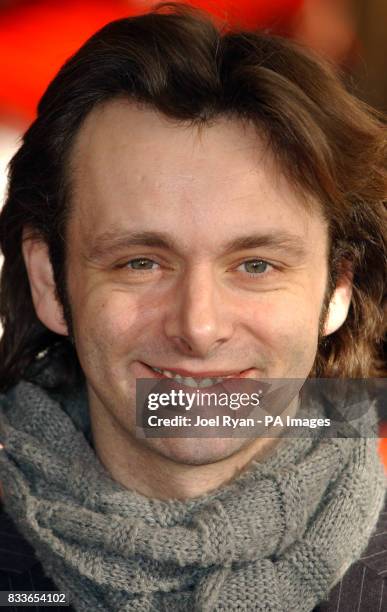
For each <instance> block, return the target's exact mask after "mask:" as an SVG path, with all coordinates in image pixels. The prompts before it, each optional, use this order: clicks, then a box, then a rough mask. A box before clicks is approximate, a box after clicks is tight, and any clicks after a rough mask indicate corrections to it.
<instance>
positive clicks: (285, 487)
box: [0, 6, 386, 611]
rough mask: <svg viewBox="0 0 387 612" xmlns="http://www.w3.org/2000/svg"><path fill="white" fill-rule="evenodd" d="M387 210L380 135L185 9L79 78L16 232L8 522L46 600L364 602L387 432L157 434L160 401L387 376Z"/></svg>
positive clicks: (332, 96) (5, 343)
mask: <svg viewBox="0 0 387 612" xmlns="http://www.w3.org/2000/svg"><path fill="white" fill-rule="evenodd" d="M385 193H386V176H385V141H384V135H383V131H382V127H381V123H380V122H379V120H378V119H377V118H376V117H373V116H372V114H371V113H370V112H369V111H367V109H365V108H363V107H362V105H361V104H360V103H359V102H357V101H356V100H355V99H353V98H352V97H351V96H350V95H349V94H348V93H346V92H345V90H344V88H343V87H342V86H341V85H340V83H339V82H338V81H337V80H336V77H335V76H334V75H333V74H332V73H331V72H330V70H329V68H327V67H326V66H324V65H321V64H320V63H319V62H318V61H317V60H316V59H314V58H312V57H311V56H309V55H308V54H307V53H305V52H304V51H302V50H300V49H298V48H297V47H295V46H294V45H293V44H291V43H290V42H288V41H286V40H281V39H278V38H273V37H270V36H268V35H263V34H247V33H231V32H228V33H220V32H219V31H218V30H217V29H216V28H215V27H214V26H213V24H212V23H211V22H210V21H208V20H207V19H206V18H205V17H203V16H202V15H201V14H198V13H196V12H192V11H190V10H188V9H184V8H182V7H179V6H172V7H170V6H168V7H166V8H164V9H159V10H158V11H156V12H154V13H151V14H149V15H145V16H142V17H139V18H136V19H127V20H122V21H118V22H115V23H112V24H110V25H108V26H106V27H105V28H104V29H103V30H101V31H100V32H98V33H97V34H96V35H95V36H94V37H93V38H92V39H90V40H89V41H88V42H87V43H86V44H85V45H84V46H83V47H82V48H81V49H80V50H79V51H78V52H77V53H76V54H75V55H74V56H73V58H71V59H70V60H69V62H68V63H67V64H66V65H65V66H64V67H63V69H62V70H61V71H60V73H59V74H58V76H57V77H56V78H55V79H54V81H53V82H52V84H51V85H50V87H49V88H48V90H47V92H46V93H45V95H44V96H43V98H42V100H41V103H40V105H39V113H38V118H37V120H36V121H35V122H34V123H33V125H32V126H31V128H30V129H29V130H28V132H27V133H26V135H25V138H24V141H23V145H22V147H21V149H20V150H19V152H18V153H17V155H16V156H15V158H14V159H13V161H12V163H11V174H10V186H9V193H8V199H7V202H6V205H5V208H4V210H3V212H2V215H1V220H0V230H1V246H2V250H3V253H4V258H5V261H4V269H3V276H2V286H1V291H2V293H1V311H2V315H3V321H4V335H3V338H2V344H1V356H2V358H1V374H0V376H1V385H2V391H3V395H2V418H1V442H2V444H3V446H4V450H3V453H2V455H1V465H2V482H3V488H4V506H5V510H6V512H7V518H6V519H5V520H6V521H8V523H7V525H9V520H10V518H11V519H12V520H13V522H14V523H15V524H16V527H17V530H18V532H19V533H21V534H23V536H24V538H25V539H26V540H27V541H28V542H29V544H30V545H31V546H32V549H33V550H34V551H35V552H36V555H37V557H38V559H39V561H40V563H41V565H40V564H38V568H39V569H36V566H35V565H34V566H33V568H34V571H35V572H36V574H34V582H35V588H36V589H38V587H39V586H40V587H41V588H40V590H55V589H59V590H60V591H61V592H67V593H68V594H69V596H70V601H71V604H72V606H73V608H74V609H76V610H141V611H143V610H164V609H167V607H168V608H169V609H171V610H313V609H317V608H316V606H319V605H320V604H322V602H323V601H328V600H329V598H331V599H330V600H329V601H330V603H328V604H324V605H325V606H328V608H327V607H326V608H325V609H329V606H333V605H334V606H335V609H344V608H340V607H339V605H340V602H337V597H338V594H337V587H336V591H335V592H334V594H332V588H333V587H334V585H337V584H338V583H339V582H340V580H341V578H342V577H343V576H344V574H345V572H346V571H347V570H348V568H349V567H350V566H351V565H352V564H354V563H355V565H354V566H353V567H355V569H356V571H358V567H359V566H357V565H356V563H359V558H360V557H361V555H362V553H363V554H364V550H365V548H366V547H367V544H368V543H369V542H371V543H372V545H373V547H374V548H373V551H374V552H375V548H377V551H376V552H378V553H379V552H380V551H382V550H383V549H384V548H385V543H386V539H385V537H384V536H383V538H382V542H380V539H379V540H378V541H377V542H376V543H375V541H374V540H373V538H374V537H375V534H377V533H378V532H377V531H375V530H376V529H379V528H377V527H376V526H377V521H378V518H379V515H380V513H381V510H382V507H383V498H384V491H385V480H384V476H383V470H382V467H381V465H380V461H379V459H378V456H377V452H376V445H375V440H374V439H372V438H368V437H366V436H363V435H360V436H353V437H348V438H347V439H343V438H339V437H331V438H330V439H328V438H325V437H324V436H319V435H317V436H313V435H308V436H301V435H300V436H296V437H295V438H291V439H289V438H287V437H286V436H285V435H283V436H278V435H277V436H275V435H274V433H273V429H271V430H270V436H271V437H267V436H266V437H262V436H261V435H260V436H255V437H248V436H245V437H243V436H240V437H237V436H232V435H224V436H222V435H220V433H219V432H220V430H218V429H215V435H207V434H208V432H209V427H207V428H206V427H205V428H204V430H203V434H202V435H199V436H198V435H196V436H191V435H186V434H185V433H184V431H183V426H178V427H177V435H172V433H171V435H168V434H166V429H167V424H166V422H165V421H163V424H162V425H161V427H160V428H159V429H158V430H157V435H155V436H154V435H148V434H147V429H146V428H144V427H142V426H141V425H142V424H143V423H142V421H141V420H139V415H138V414H137V415H136V384H137V396H138V389H139V388H140V387H141V381H142V380H143V379H146V381H147V384H148V383H149V384H150V385H151V389H153V390H154V389H155V388H158V385H164V389H168V392H169V401H170V404H171V402H172V399H171V398H172V391H173V390H175V391H177V390H180V391H184V392H186V391H187V389H189V388H190V387H191V390H192V387H193V388H194V389H195V393H197V395H196V398H197V403H198V402H199V399H200V398H202V397H203V396H204V390H205V389H203V388H208V389H211V390H214V389H215V396H216V397H218V396H219V389H220V388H222V389H223V388H226V389H227V385H229V384H234V383H236V384H237V385H240V386H241V389H242V387H243V385H247V387H248V386H249V385H254V384H256V383H254V381H263V380H272V381H274V380H285V381H286V380H288V381H291V380H301V381H304V380H305V379H307V378H308V377H309V378H310V379H313V378H314V377H316V376H317V377H321V378H330V379H335V378H343V379H344V378H345V379H347V378H351V377H353V378H367V377H371V376H373V375H376V374H377V371H378V367H379V368H380V363H379V361H378V356H379V355H380V353H378V351H380V341H381V338H382V334H383V329H382V323H381V320H382V294H383V287H384V285H383V283H384V275H385V267H384V258H385V234H384V232H385V217H384V216H383V215H384V214H385V210H384V204H383V202H384V200H385ZM379 371H380V370H379ZM229 379H232V381H231V382H230V380H229ZM139 385H140V386H139ZM247 387H243V388H247ZM226 395H227V394H226ZM149 397H150V396H149ZM251 397H252V394H251ZM137 399H138V398H137ZM295 399H296V401H292V402H290V401H289V409H291V410H300V414H301V412H302V411H304V412H303V414H306V415H308V416H311V417H312V416H313V417H316V418H317V417H321V420H324V419H323V418H322V417H327V414H328V412H327V405H325V404H324V403H322V402H315V401H313V402H312V401H311V402H310V403H307V402H306V404H305V402H301V403H299V401H298V399H299V398H298V396H297V397H296V398H295ZM140 404H141V403H140ZM170 404H169V405H168V406H167V408H166V409H165V411H164V414H165V412H167V410H170V409H171V405H170ZM137 409H138V402H137ZM249 409H250V408H248V410H249ZM362 409H363V412H365V417H364V418H363V421H364V422H367V423H368V421H372V419H373V416H374V415H373V412H372V408H371V406H369V405H368V404H367V405H365V406H364V405H363V404H362ZM248 410H247V412H248ZM176 412H177V413H179V414H180V415H181V410H180V412H179V409H177V411H176ZM140 413H141V411H140ZM159 414H161V413H159ZM171 414H172V412H171ZM201 414H202V415H203V414H204V415H205V416H207V417H208V415H209V412H208V410H207V412H206V411H205V412H204V413H201ZM293 414H295V413H294V412H293ZM141 415H142V416H143V414H142V413H141V414H140V418H142V416H141ZM177 415H178V414H177ZM328 420H329V419H328ZM360 420H362V419H360ZM187 422H188V421H187ZM359 431H360V432H362V431H363V429H362V425H361V426H360V429H359ZM139 433H140V434H141V435H138V434H139ZM173 433H174V434H176V428H175V429H173ZM381 516H382V518H383V515H381ZM380 520H382V519H380ZM379 526H380V523H379ZM7 528H8V527H7ZM379 531H380V529H379ZM29 554H31V549H29ZM29 563H30V562H29ZM41 567H42V568H43V570H44V574H45V575H46V578H44V577H43V572H42V571H41V569H40V568H41ZM363 567H365V566H361V568H362V569H361V571H363ZM26 569H27V570H31V565H29V564H27V568H26V566H25V565H24V566H23V568H22V569H21V570H20V573H21V574H24V577H25V572H26ZM23 570H24V572H23ZM31 571H32V570H31ZM349 574H350V575H351V570H350V571H349ZM10 576H11V571H10V570H8V572H7V575H6V578H7V580H9V579H10ZM48 579H49V580H51V581H52V582H47V580H48ZM363 579H364V574H363ZM4 580H5V579H4ZM351 580H352V578H351ZM367 580H368V576H367ZM363 582H364V580H363ZM371 582H372V585H371V586H369V587H368V589H367V592H366V591H364V592H365V593H366V597H367V601H368V602H370V601H371V600H372V601H374V599H375V597H377V598H378V599H377V605H378V606H379V604H380V605H382V604H383V605H384V603H383V602H385V594H384V591H383V578H382V577H379V576H378V575H377V572H376V573H375V572H374V575H372V580H371ZM3 584H4V585H5V584H6V583H5V581H4V582H3ZM340 584H342V583H340ZM351 584H352V583H351ZM15 585H16V586H15ZM36 585H37V586H36ZM42 585H43V586H42ZM17 586H19V590H23V591H26V590H30V588H29V587H28V585H27V582H26V581H24V583H23V585H21V583H20V582H18V581H17V580H16V581H15V582H14V583H13V588H14V589H15V590H17V588H16V587H17ZM363 586H364V585H363ZM2 588H3V589H4V590H6V587H5V586H3V587H2ZM351 589H352V590H353V587H351ZM351 589H350V590H351ZM347 591H348V589H347ZM347 591H346V590H345V589H344V587H343V593H344V595H343V597H344V598H345V597H347V595H348V592H347ZM340 597H341V595H340ZM335 598H336V599H335ZM361 598H363V599H361ZM372 598H374V599H372ZM383 598H384V599H383ZM346 601H347V602H348V600H346ZM361 601H364V595H363V587H362V594H361V597H360V599H356V605H355V607H357V606H358V603H359V605H360V602H361ZM353 602H354V600H352V603H353ZM352 603H351V604H350V605H352ZM375 606H376V603H375ZM319 609H323V608H321V607H320V608H319ZM345 609H347V610H349V609H351V610H352V609H354V608H353V607H351V608H349V607H347V608H345ZM375 609H378V608H377V607H375ZM380 609H383V608H380Z"/></svg>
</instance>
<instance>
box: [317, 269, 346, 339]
mask: <svg viewBox="0 0 387 612" xmlns="http://www.w3.org/2000/svg"><path fill="white" fill-rule="evenodd" d="M340 268H341V271H340V273H339V275H338V280H337V282H336V288H335V290H334V292H333V295H332V297H331V299H330V302H329V306H328V313H327V316H326V318H325V323H324V331H323V335H324V336H329V335H330V334H333V333H334V332H335V331H337V330H338V329H339V327H341V326H342V324H343V323H344V321H345V319H346V318H347V315H348V310H349V307H350V305H351V298H352V285H353V270H352V265H351V263H350V262H349V261H348V260H344V261H342V262H341V264H340Z"/></svg>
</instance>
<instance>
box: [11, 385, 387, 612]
mask: <svg viewBox="0 0 387 612" xmlns="http://www.w3.org/2000/svg"><path fill="white" fill-rule="evenodd" d="M0 406H1V411H0V440H1V443H2V444H3V445H4V450H3V451H1V452H0V465H1V480H2V483H3V487H4V502H5V507H6V510H7V511H8V512H9V514H10V515H11V516H12V517H13V519H14V520H15V522H16V524H17V525H18V527H19V529H20V531H21V532H22V533H23V535H24V536H25V537H26V538H27V539H28V540H29V541H30V543H31V544H32V545H33V546H34V548H35V550H36V551H37V555H38V557H39V559H40V560H41V562H42V564H43V567H44V569H45V571H46V573H47V574H48V575H49V576H50V577H51V578H52V579H53V580H54V582H55V583H56V584H57V586H58V587H59V588H60V589H61V590H64V591H67V592H68V593H69V595H70V599H71V601H72V603H73V605H74V607H75V608H76V609H77V610H79V611H85V612H89V611H90V610H93V611H119V612H122V611H126V610H127V611H131V612H136V611H138V612H152V611H154V612H163V611H167V610H168V612H171V611H176V612H193V611H196V612H209V611H211V612H221V611H222V612H224V611H228V610H230V611H231V610H232V611H241V612H251V610H257V611H261V612H263V611H265V612H285V611H286V612H292V611H297V612H309V611H310V610H312V609H313V608H314V607H315V606H316V605H317V604H318V603H319V602H320V601H321V600H323V599H324V598H325V597H327V595H328V593H329V591H330V589H331V588H332V586H333V585H334V584H335V583H336V582H337V581H338V580H339V579H340V577H341V576H342V575H343V574H344V572H345V571H346V569H347V567H348V566H349V565H350V564H351V563H352V562H353V561H354V560H355V559H356V558H358V556H359V555H360V553H361V552H362V550H363V549H364V547H365V546H366V544H367V541H368V539H369V537H370V534H371V532H372V530H373V528H374V526H375V524H376V521H377V518H378V515H379V512H380V510H381V508H382V504H383V498H384V491H385V478H384V474H383V469H382V466H381V464H380V462H379V459H378V456H377V451H376V441H375V440H373V439H367V438H365V437H364V438H353V439H350V438H348V439H344V438H342V439H337V438H336V439H322V438H319V437H318V436H315V437H314V438H313V439H312V438H306V437H301V438H298V439H287V440H283V441H282V442H281V444H280V445H279V446H278V447H277V449H276V451H275V452H274V453H273V454H272V455H271V456H270V457H268V458H267V459H266V460H265V461H262V462H261V463H258V462H254V463H252V464H251V466H250V469H249V470H247V471H246V472H245V473H244V474H242V475H241V476H240V477H238V478H237V479H236V480H234V481H233V482H231V483H230V484H228V485H227V486H225V487H223V488H220V489H218V490H217V491H215V492H213V493H211V494H209V495H206V496H202V497H200V498H197V499H194V500H189V501H186V502H181V501H176V500H171V501H159V500H155V499H148V498H145V497H143V496H141V495H138V494H136V493H135V492H133V491H128V490H126V489H124V488H123V487H121V486H120V485H119V484H118V483H116V482H114V481H113V480H112V479H111V478H110V476H109V474H108V473H107V472H106V470H105V469H104V468H103V466H102V465H101V463H100V462H99V461H98V459H97V457H96V455H95V453H94V451H93V449H92V447H91V445H90V444H89V442H88V441H87V432H88V428H89V423H88V410H87V401H86V399H85V395H84V394H83V393H81V392H74V391H73V392H71V393H69V394H68V395H66V396H65V397H58V396H55V394H54V393H53V392H49V391H48V390H47V389H45V388H43V387H41V386H39V385H38V384H37V383H36V382H35V383H32V382H25V381H22V382H21V383H19V384H18V385H17V386H16V387H15V388H14V389H12V390H11V391H10V392H9V393H8V394H7V395H6V396H2V397H0ZM308 411H309V412H308V414H309V416H321V415H323V414H324V411H323V408H322V407H318V408H317V407H316V406H310V407H308ZM371 412H372V411H371ZM374 416H375V415H372V414H370V411H368V415H367V417H365V419H370V418H374Z"/></svg>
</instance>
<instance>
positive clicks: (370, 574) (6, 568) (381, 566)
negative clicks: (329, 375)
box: [0, 504, 387, 612]
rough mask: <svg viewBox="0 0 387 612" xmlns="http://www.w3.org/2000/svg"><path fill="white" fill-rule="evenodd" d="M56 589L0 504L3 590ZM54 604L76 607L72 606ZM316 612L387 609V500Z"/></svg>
mask: <svg viewBox="0 0 387 612" xmlns="http://www.w3.org/2000/svg"><path fill="white" fill-rule="evenodd" d="M57 590H58V589H57V587H56V586H55V585H54V583H53V582H52V581H51V580H50V579H49V578H47V577H46V576H45V575H44V572H43V569H42V566H41V564H40V562H39V561H38V560H37V559H36V557H35V554H34V550H33V549H32V548H31V546H30V545H29V544H28V543H27V542H26V541H25V540H24V538H23V537H22V536H21V535H20V534H19V533H18V531H17V530H16V527H15V525H14V524H13V522H12V520H11V519H10V518H9V516H8V515H7V514H5V512H4V511H3V510H2V509H1V507H0V591H57ZM54 607H57V608H58V609H61V610H69V611H71V610H73V609H72V608H71V607H60V608H59V607H58V606H54ZM6 609H7V610H9V611H10V612H11V611H12V612H13V611H14V612H18V611H19V610H23V609H24V610H35V611H39V612H45V611H46V610H49V609H52V607H51V608H46V607H40V606H31V607H29V608H25V607H15V608H13V607H9V608H1V610H6ZM251 612H254V611H251ZM284 612H297V611H296V610H294V611H293V610H292V611H290V610H286V611H284ZM314 612H387V504H386V506H385V508H384V510H383V512H382V513H381V515H380V517H379V521H378V524H377V527H376V529H375V531H374V533H373V535H372V537H371V539H370V541H369V544H368V547H367V549H366V550H365V552H364V553H363V555H362V556H361V558H360V559H359V561H356V563H354V564H353V565H352V566H351V567H350V568H349V570H348V571H347V573H346V574H345V576H344V577H343V579H342V580H341V581H340V582H339V583H338V584H337V585H336V586H335V588H334V589H333V590H332V592H331V594H330V597H329V601H328V602H326V603H324V604H321V605H320V606H318V607H317V608H315V610H314Z"/></svg>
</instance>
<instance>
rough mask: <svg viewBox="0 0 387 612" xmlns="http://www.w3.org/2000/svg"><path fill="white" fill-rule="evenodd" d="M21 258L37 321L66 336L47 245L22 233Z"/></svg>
mask: <svg viewBox="0 0 387 612" xmlns="http://www.w3.org/2000/svg"><path fill="white" fill-rule="evenodd" d="M22 250H23V257H24V263H25V266H26V268H27V274H28V278H29V281H30V288H31V294H32V301H33V303H34V307H35V312H36V315H37V317H38V319H39V320H40V321H41V322H42V323H43V325H45V326H46V327H47V328H48V329H49V330H51V331H53V332H55V333H57V334H61V335H64V336H67V335H68V329H67V325H66V323H65V321H64V317H63V310H62V307H61V305H60V303H59V301H58V298H57V296H56V291H55V281H54V274H53V271H52V266H51V262H50V257H49V254H48V247H47V244H46V243H45V242H44V241H43V240H42V239H41V238H39V237H38V236H36V235H32V234H31V233H28V232H27V230H26V229H25V230H24V231H23V244H22Z"/></svg>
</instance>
